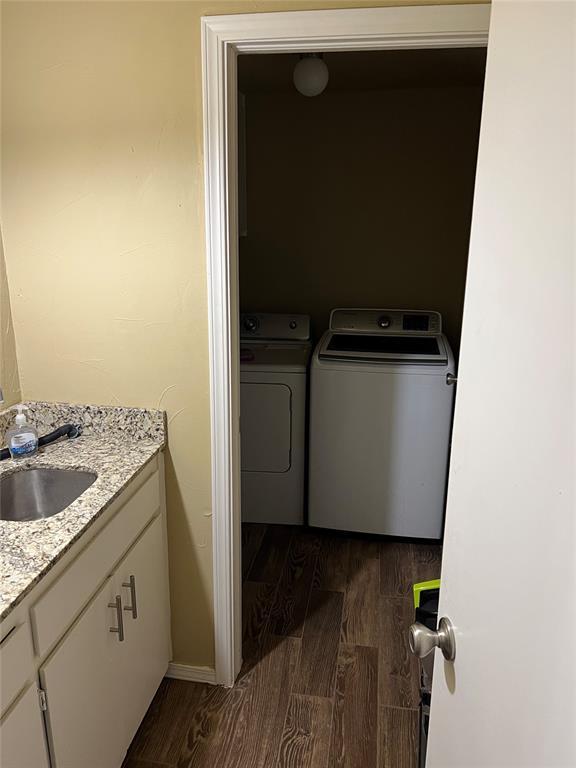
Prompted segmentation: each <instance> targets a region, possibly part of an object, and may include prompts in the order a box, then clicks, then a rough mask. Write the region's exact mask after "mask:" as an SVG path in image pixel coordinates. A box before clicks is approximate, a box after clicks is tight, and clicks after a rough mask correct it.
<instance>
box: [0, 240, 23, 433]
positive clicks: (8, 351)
mask: <svg viewBox="0 0 576 768" xmlns="http://www.w3.org/2000/svg"><path fill="white" fill-rule="evenodd" d="M0 388H1V389H2V392H3V394H4V405H3V406H0V410H1V409H2V408H4V407H5V406H7V405H12V404H13V403H17V402H19V401H20V399H21V398H20V377H19V375H18V361H17V359H16V343H15V339H14V326H13V324H12V308H11V306H10V295H9V293H8V281H7V278H6V265H5V263H4V247H3V245H2V233H1V232H0ZM1 440H2V435H0V441H1Z"/></svg>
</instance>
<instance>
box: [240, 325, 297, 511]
mask: <svg viewBox="0 0 576 768" xmlns="http://www.w3.org/2000/svg"><path fill="white" fill-rule="evenodd" d="M310 351H311V347H310V318H309V317H308V316H306V315H277V314H257V313H253V314H243V315H241V318H240V438H241V450H242V520H243V521H244V522H251V523H284V524H290V525H302V524H303V523H304V474H305V463H306V399H307V378H308V362H309V359H310Z"/></svg>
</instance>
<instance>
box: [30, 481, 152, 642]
mask: <svg viewBox="0 0 576 768" xmlns="http://www.w3.org/2000/svg"><path fill="white" fill-rule="evenodd" d="M159 509H160V484H159V478H158V472H155V473H154V474H153V475H152V477H150V478H149V479H148V480H147V481H146V482H145V483H144V485H143V486H142V487H141V488H139V489H138V490H137V491H136V493H135V494H134V496H132V498H131V499H129V501H127V502H126V504H124V505H123V506H122V507H121V509H120V510H119V511H118V512H117V514H116V515H115V516H114V517H113V518H112V520H110V522H109V523H108V525H106V527H105V528H104V529H103V530H102V531H100V533H98V535H97V536H96V537H95V538H94V539H93V540H92V541H90V542H89V543H88V545H87V547H86V549H85V550H84V551H83V552H81V553H80V554H79V555H78V557H77V558H76V559H75V560H74V561H73V562H72V563H71V565H70V566H69V568H67V570H66V571H65V572H64V573H63V574H62V576H61V577H60V578H59V579H58V581H56V582H55V583H54V584H53V585H52V586H51V587H50V589H48V591H47V592H45V593H44V595H42V597H41V598H40V599H39V600H38V602H37V603H36V604H35V605H34V606H33V607H32V609H31V611H30V615H31V617H32V628H33V632H34V644H35V646H36V650H37V652H38V654H39V655H40V656H43V655H44V654H45V653H46V652H47V651H48V650H50V648H51V647H52V646H53V645H54V643H55V642H56V641H57V640H58V639H59V638H60V637H61V636H62V635H63V634H64V632H65V631H66V629H67V628H68V627H69V626H70V624H71V623H72V621H73V620H74V619H75V617H76V616H77V615H78V614H79V613H80V611H81V610H82V608H83V607H84V606H85V605H86V603H87V602H88V600H89V599H90V597H91V596H92V595H93V594H94V592H95V590H96V589H98V587H99V586H100V584H101V583H102V581H103V580H104V579H105V578H106V577H107V576H108V575H109V574H110V573H111V571H112V569H113V568H114V566H115V565H116V563H117V562H118V561H119V560H120V558H121V557H122V555H123V554H124V553H125V552H126V551H127V550H128V548H129V547H130V546H131V544H132V542H133V541H134V540H135V539H136V538H137V536H138V534H139V533H140V532H141V531H142V530H143V528H144V527H145V526H146V524H147V523H148V521H149V520H150V519H151V518H152V517H153V516H154V515H155V514H156V513H157V512H158V510H159Z"/></svg>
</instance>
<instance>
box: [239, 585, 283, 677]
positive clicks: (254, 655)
mask: <svg viewBox="0 0 576 768" xmlns="http://www.w3.org/2000/svg"><path fill="white" fill-rule="evenodd" d="M275 595H276V585H275V584H266V583H265V582H261V581H245V582H244V584H243V585H242V657H243V659H244V669H243V673H244V674H245V673H246V671H247V667H250V668H251V667H252V666H254V664H256V663H257V662H258V660H259V659H260V656H261V652H262V642H263V639H264V633H265V630H266V627H267V625H268V619H269V616H270V611H271V610H272V605H273V603H274V597H275Z"/></svg>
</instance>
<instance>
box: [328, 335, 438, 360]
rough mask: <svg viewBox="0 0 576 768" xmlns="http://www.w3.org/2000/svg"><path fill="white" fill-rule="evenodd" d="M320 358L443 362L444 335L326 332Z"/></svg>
mask: <svg viewBox="0 0 576 768" xmlns="http://www.w3.org/2000/svg"><path fill="white" fill-rule="evenodd" d="M318 357H319V358H320V359H321V360H330V359H331V360H350V361H351V362H352V361H366V362H396V363H406V364H412V365H414V364H418V363H426V364H427V365H430V364H432V365H434V364H438V365H445V364H446V363H447V361H448V352H447V349H446V344H445V342H444V337H443V336H442V335H441V334H439V335H437V336H431V335H425V336H418V335H416V334H413V333H412V334H405V335H398V336H393V335H392V334H368V333H329V334H327V335H326V337H325V338H324V341H323V342H322V344H321V346H320V350H319V352H318Z"/></svg>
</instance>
